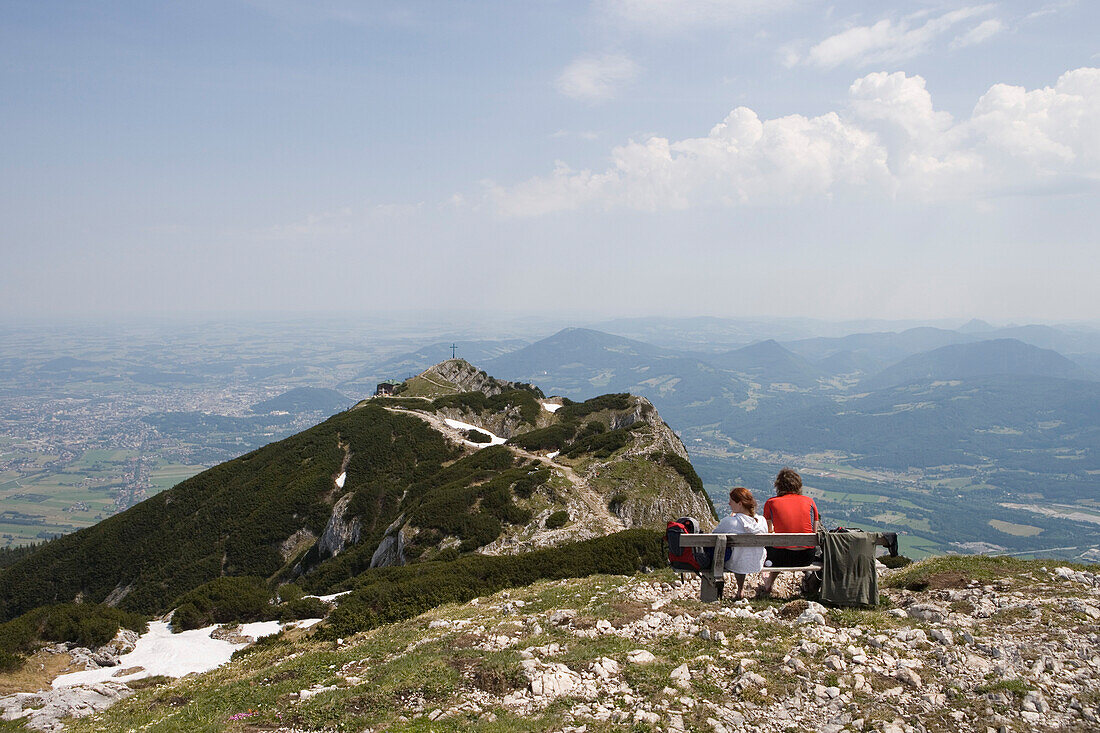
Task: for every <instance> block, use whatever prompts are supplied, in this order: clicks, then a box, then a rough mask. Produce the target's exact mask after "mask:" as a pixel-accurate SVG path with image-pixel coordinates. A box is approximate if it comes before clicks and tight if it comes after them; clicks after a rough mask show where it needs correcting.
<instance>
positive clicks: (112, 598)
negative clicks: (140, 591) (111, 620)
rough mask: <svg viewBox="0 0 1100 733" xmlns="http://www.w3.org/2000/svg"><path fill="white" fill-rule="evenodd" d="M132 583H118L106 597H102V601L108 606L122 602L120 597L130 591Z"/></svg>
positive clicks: (123, 596)
mask: <svg viewBox="0 0 1100 733" xmlns="http://www.w3.org/2000/svg"><path fill="white" fill-rule="evenodd" d="M131 588H133V585H132V584H131V585H123V584H122V583H119V584H118V585H117V586H115V589H114V590H113V591H111V592H110V593H108V594H107V597H106V598H104V599H103V603H104V604H105V605H108V606H117V605H118V604H119V603H121V602H122V599H123V598H125V597H126V595H127V594H128V593H129V592H130V589H131Z"/></svg>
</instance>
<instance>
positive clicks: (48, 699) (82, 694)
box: [0, 682, 134, 731]
mask: <svg viewBox="0 0 1100 733" xmlns="http://www.w3.org/2000/svg"><path fill="white" fill-rule="evenodd" d="M132 694H134V691H133V690H131V689H130V688H129V687H128V686H126V685H124V684H123V683H121V682H97V683H95V684H91V685H80V686H77V687H62V688H60V689H57V690H42V691H41V692H22V693H16V694H15V695H9V696H7V697H0V717H2V718H3V719H4V720H18V719H23V720H24V721H25V725H26V726H27V727H28V728H30V729H31V730H45V731H58V730H64V728H65V719H66V718H82V717H84V716H86V715H92V714H93V713H97V712H99V711H100V710H104V709H106V708H108V707H110V706H111V705H114V704H115V703H116V702H118V701H119V700H121V699H123V698H126V697H129V696H130V695H132Z"/></svg>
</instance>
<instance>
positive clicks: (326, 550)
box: [317, 493, 360, 558]
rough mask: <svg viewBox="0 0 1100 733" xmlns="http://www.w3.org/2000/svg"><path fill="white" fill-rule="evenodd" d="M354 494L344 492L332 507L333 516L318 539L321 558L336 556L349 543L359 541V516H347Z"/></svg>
mask: <svg viewBox="0 0 1100 733" xmlns="http://www.w3.org/2000/svg"><path fill="white" fill-rule="evenodd" d="M353 495H354V494H352V493H349V494H344V495H343V496H341V497H340V499H339V500H338V501H337V502H336V505H335V506H333V507H332V516H331V517H329V520H328V525H326V526H325V531H324V532H323V533H322V534H321V539H319V540H318V541H317V551H318V553H319V554H320V557H321V558H329V557H335V556H336V555H339V554H340V552H341V551H342V550H343V549H344V548H345V547H348V546H349V545H354V544H355V543H356V542H358V541H359V529H360V522H359V517H352V518H350V519H348V518H346V517H345V515H346V514H347V510H348V504H349V503H350V502H351V497H352V496H353Z"/></svg>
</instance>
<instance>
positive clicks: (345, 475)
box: [336, 471, 348, 489]
mask: <svg viewBox="0 0 1100 733" xmlns="http://www.w3.org/2000/svg"><path fill="white" fill-rule="evenodd" d="M347 480H348V472H347V471H344V472H343V473H342V474H340V475H339V476H337V477H336V488H338V489H342V488H344V482H345V481H347Z"/></svg>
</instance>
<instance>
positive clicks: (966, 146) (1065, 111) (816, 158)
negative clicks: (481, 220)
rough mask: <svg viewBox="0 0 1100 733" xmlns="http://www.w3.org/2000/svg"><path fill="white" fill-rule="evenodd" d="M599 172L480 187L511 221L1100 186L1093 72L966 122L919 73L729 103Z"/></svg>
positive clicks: (996, 97) (987, 106)
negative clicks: (767, 106) (792, 98)
mask: <svg viewBox="0 0 1100 733" xmlns="http://www.w3.org/2000/svg"><path fill="white" fill-rule="evenodd" d="M610 157H611V165H610V166H608V167H607V169H606V170H603V171H597V172H594V171H591V170H580V171H578V170H573V169H572V168H570V167H569V166H568V165H566V164H565V163H562V162H558V163H557V164H556V166H555V168H554V170H553V172H552V173H551V174H550V175H547V176H542V177H536V178H532V179H530V180H527V181H524V182H522V183H519V184H517V185H514V186H510V187H504V186H499V185H495V184H489V185H488V195H489V198H490V200H491V202H492V203H493V205H494V206H495V208H496V210H497V211H498V212H499V213H501V214H503V215H508V216H526V215H539V214H546V213H550V212H554V211H564V210H572V209H577V208H581V207H596V208H615V207H626V208H632V209H639V210H667V209H685V208H689V207H692V206H741V205H768V206H773V205H788V204H793V203H797V202H799V201H802V200H806V199H831V198H834V197H838V198H848V199H855V200H872V201H873V200H881V199H882V198H883V197H887V198H891V197H896V198H908V199H916V200H950V199H957V198H960V197H962V198H966V197H970V198H973V197H984V196H991V195H998V194H1001V193H1005V192H1015V193H1019V192H1045V191H1048V190H1054V189H1057V188H1062V189H1065V188H1066V187H1067V186H1068V187H1074V186H1077V187H1080V186H1081V185H1083V184H1084V185H1091V184H1095V183H1096V182H1100V69H1092V68H1082V69H1076V70H1074V71H1068V72H1066V73H1065V74H1063V75H1062V76H1061V77H1060V78H1059V79H1058V81H1057V83H1056V84H1055V85H1054V86H1053V87H1045V88H1042V89H1035V90H1030V91H1028V90H1026V89H1024V88H1023V87H1018V86H1010V85H1007V84H997V85H995V86H993V87H991V88H990V89H989V91H988V92H986V93H985V94H984V95H983V96H982V97H981V98H980V99H979V100H978V102H977V104H976V106H975V107H974V111H973V114H972V115H971V116H970V118H969V119H966V120H961V121H956V120H954V119H953V118H952V116H951V115H950V114H948V113H946V112H943V111H938V110H936V109H935V107H934V105H933V103H932V95H931V94H930V93H929V91H928V90H927V88H926V86H925V81H924V79H923V78H921V77H919V76H907V75H906V74H904V73H902V72H897V73H893V74H887V73H884V72H877V73H874V74H868V75H867V76H864V77H862V78H860V79H857V80H856V81H855V82H854V83H853V84H852V85H851V87H850V89H849V102H848V104H847V105H846V106H845V108H844V109H842V110H839V111H833V112H827V113H826V114H823V115H820V116H817V117H803V116H802V115H789V116H786V117H779V118H775V119H764V120H762V119H760V117H759V116H758V115H757V114H756V113H755V112H754V111H753V110H751V109H748V108H746V107H738V108H736V109H734V110H733V111H732V112H730V113H729V115H727V117H726V118H725V119H724V120H723V121H722V122H720V123H719V124H717V125H715V126H714V127H713V128H712V129H711V131H710V133H709V134H707V135H706V136H704V137H697V138H687V139H684V140H678V141H677V140H668V139H667V138H663V137H659V136H653V137H650V138H649V139H647V140H645V141H644V142H635V141H630V142H628V143H626V144H625V145H621V146H618V147H616V148H614V149H612V151H611V156H610Z"/></svg>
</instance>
